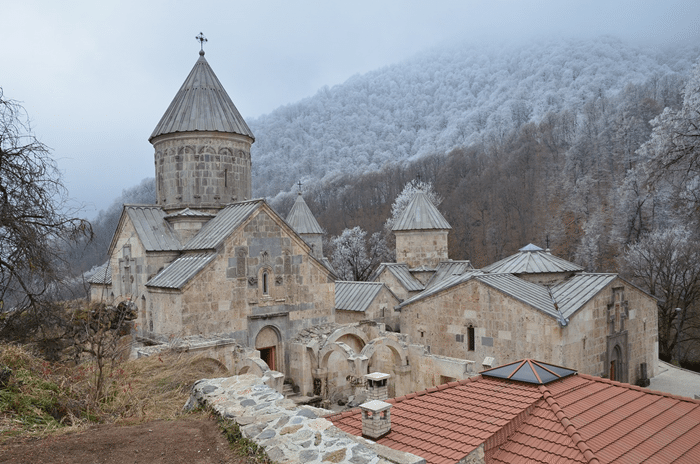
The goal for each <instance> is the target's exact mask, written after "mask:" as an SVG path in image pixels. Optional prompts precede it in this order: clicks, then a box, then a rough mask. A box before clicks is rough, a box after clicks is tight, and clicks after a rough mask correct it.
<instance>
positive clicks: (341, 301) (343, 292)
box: [335, 281, 384, 311]
mask: <svg viewBox="0 0 700 464" xmlns="http://www.w3.org/2000/svg"><path fill="white" fill-rule="evenodd" d="M382 287H384V284H383V283H381V282H346V281H337V282H336V283H335V308H336V309H344V310H346V311H366V310H367V308H369V305H371V304H372V301H374V299H375V298H376V296H377V295H378V294H379V292H380V291H381V289H382Z"/></svg>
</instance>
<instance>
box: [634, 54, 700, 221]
mask: <svg viewBox="0 0 700 464" xmlns="http://www.w3.org/2000/svg"><path fill="white" fill-rule="evenodd" d="M651 124H652V126H653V131H652V135H651V138H650V139H649V141H648V142H646V143H645V144H644V145H642V147H641V148H640V149H639V155H640V157H641V158H642V159H647V160H648V161H647V169H648V176H649V180H650V183H651V185H652V187H659V186H661V185H663V184H664V183H668V184H669V185H671V186H672V187H673V191H674V194H675V200H676V202H677V206H679V207H680V210H681V211H686V212H688V213H690V214H691V215H692V216H691V217H692V218H693V219H695V220H697V219H699V218H700V64H698V65H697V66H696V67H695V68H694V69H693V72H692V74H691V77H690V79H689V80H688V82H687V83H686V86H685V88H684V90H683V105H682V106H681V108H679V109H677V110H676V109H672V108H666V109H665V110H664V111H663V112H662V113H661V114H660V115H659V116H657V117H656V118H655V119H654V120H652V122H651Z"/></svg>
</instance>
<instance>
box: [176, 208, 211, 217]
mask: <svg viewBox="0 0 700 464" xmlns="http://www.w3.org/2000/svg"><path fill="white" fill-rule="evenodd" d="M214 216H216V215H215V214H211V213H205V212H204V211H197V210H195V209H189V208H185V209H183V210H182V211H177V212H175V213H170V214H168V215H167V216H165V217H166V218H177V217H196V218H206V217H214Z"/></svg>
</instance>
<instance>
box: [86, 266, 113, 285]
mask: <svg viewBox="0 0 700 464" xmlns="http://www.w3.org/2000/svg"><path fill="white" fill-rule="evenodd" d="M88 283H89V284H100V285H112V268H111V267H110V265H109V260H107V262H106V263H104V264H103V265H102V266H100V267H98V268H97V270H96V271H95V273H94V274H93V275H92V276H91V277H90V278H89V279H88Z"/></svg>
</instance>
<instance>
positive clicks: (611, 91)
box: [97, 37, 700, 271]
mask: <svg viewBox="0 0 700 464" xmlns="http://www.w3.org/2000/svg"><path fill="white" fill-rule="evenodd" d="M699 55H700V47H696V48H685V49H674V50H662V49H658V48H651V47H649V48H640V47H638V46H633V45H630V44H627V43H624V42H621V41H619V40H617V39H614V38H610V37H603V38H598V39H593V40H585V41H577V40H551V41H544V42H536V43H528V44H510V45H485V46H476V45H464V44H463V45H459V46H453V47H448V48H441V49H435V50H431V51H428V52H425V53H423V54H422V55H420V56H417V57H415V58H413V59H411V60H408V61H405V62H402V63H398V64H395V65H391V66H387V67H385V68H382V69H379V70H376V71H373V72H370V73H367V74H365V75H362V76H355V77H352V78H351V79H349V80H348V81H347V82H346V83H344V84H342V85H338V86H335V87H333V88H330V89H329V88H323V89H321V90H320V91H319V92H318V93H317V94H316V95H315V96H313V97H311V98H307V99H305V100H302V101H300V102H298V103H294V104H290V105H287V106H284V107H281V108H279V109H277V110H276V111H274V112H272V113H271V114H269V115H266V116H263V117H260V118H258V119H254V120H250V121H248V122H249V125H250V126H251V128H252V129H253V132H254V133H255V135H256V143H255V144H254V145H253V154H252V156H253V187H254V190H255V194H256V196H266V197H268V198H270V199H272V204H273V206H274V207H275V208H277V209H278V211H280V213H281V214H282V215H283V216H284V215H286V213H287V212H288V210H289V208H290V207H291V202H292V201H293V195H294V193H293V192H295V190H294V188H293V185H294V184H295V183H296V182H297V181H298V180H302V182H304V190H305V192H306V200H307V202H308V203H309V205H310V207H311V209H312V211H314V212H315V213H316V214H317V216H318V219H319V222H320V224H321V225H322V226H323V227H325V228H326V229H327V231H328V233H329V236H330V235H339V234H340V233H341V232H342V230H343V229H345V228H347V227H354V226H356V225H359V226H361V227H363V228H364V229H366V230H368V231H370V232H374V231H379V230H382V226H383V224H384V221H385V220H386V219H387V218H388V216H389V215H390V209H391V204H392V202H393V201H394V198H395V197H396V196H397V195H398V193H399V192H400V191H401V189H402V188H403V186H404V184H405V183H406V182H407V181H409V180H411V179H414V178H415V177H416V176H421V178H422V179H423V180H425V181H430V182H432V183H433V185H434V186H435V188H436V190H437V191H438V192H439V193H440V194H441V195H442V196H443V197H444V199H445V201H444V203H443V204H442V205H441V210H443V212H444V214H445V215H446V217H447V218H448V220H449V221H450V222H451V223H452V225H453V227H454V231H453V232H452V233H451V234H450V250H451V255H452V257H453V258H456V259H457V258H461V259H471V260H473V261H474V263H475V264H476V265H479V266H481V265H485V264H487V263H490V262H493V261H495V260H497V259H499V258H501V257H503V256H505V255H508V254H510V253H512V252H514V251H515V250H517V249H518V248H520V247H521V246H523V245H525V244H526V243H528V242H534V243H536V244H538V245H541V246H546V245H549V246H550V247H551V248H552V249H553V251H555V252H556V253H558V254H559V255H561V256H563V257H565V258H567V259H570V260H575V261H577V262H579V263H580V264H582V265H584V266H586V267H587V268H588V269H591V270H593V269H604V270H610V271H613V270H616V269H617V262H616V260H615V258H616V257H617V256H618V255H619V254H620V250H621V249H622V247H624V245H625V244H626V243H630V242H631V241H633V240H635V239H636V238H637V237H639V236H640V234H641V233H642V232H643V231H645V230H650V228H651V224H650V223H647V220H648V218H647V216H646V215H640V211H641V210H639V208H637V209H635V199H634V194H631V193H630V189H632V190H634V189H635V188H637V189H639V188H641V187H640V186H638V185H637V186H636V187H635V184H634V182H632V181H631V180H630V178H629V176H628V173H629V172H632V171H630V169H631V168H632V167H633V166H634V165H635V163H636V160H637V159H638V155H637V154H636V150H637V149H638V148H639V147H640V146H641V145H642V144H643V143H644V142H645V141H647V139H648V138H649V136H650V133H651V125H650V124H649V122H650V120H652V119H653V118H654V117H656V116H657V115H658V114H659V113H660V112H661V111H662V110H663V109H664V108H665V107H670V108H677V107H679V106H680V104H681V101H682V89H683V86H684V84H685V82H686V80H687V77H688V75H689V73H690V70H691V68H692V66H693V65H694V64H695V63H696V61H697V59H698V56H699ZM623 186H626V188H625V189H621V187H623ZM627 187H629V188H627ZM116 206H118V205H116ZM116 206H115V207H114V208H111V210H110V212H103V213H101V215H100V217H98V220H97V225H98V226H99V227H101V226H102V225H107V226H105V227H101V228H102V229H105V230H107V229H110V230H111V229H112V228H113V227H112V226H113V225H116V218H111V217H112V216H115V215H116V214H117V210H118V209H119V208H117V207H116ZM662 209H663V208H662V207H661V205H658V207H657V209H656V210H655V214H654V218H658V217H659V214H660V213H661V210H662ZM635 215H636V216H635ZM110 218H111V219H110ZM102 223H105V224H102ZM107 223H109V224H107ZM110 238H111V237H110ZM105 241H108V238H103V239H102V242H101V244H106V243H105ZM100 259H105V257H104V255H102V256H101V257H100Z"/></svg>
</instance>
